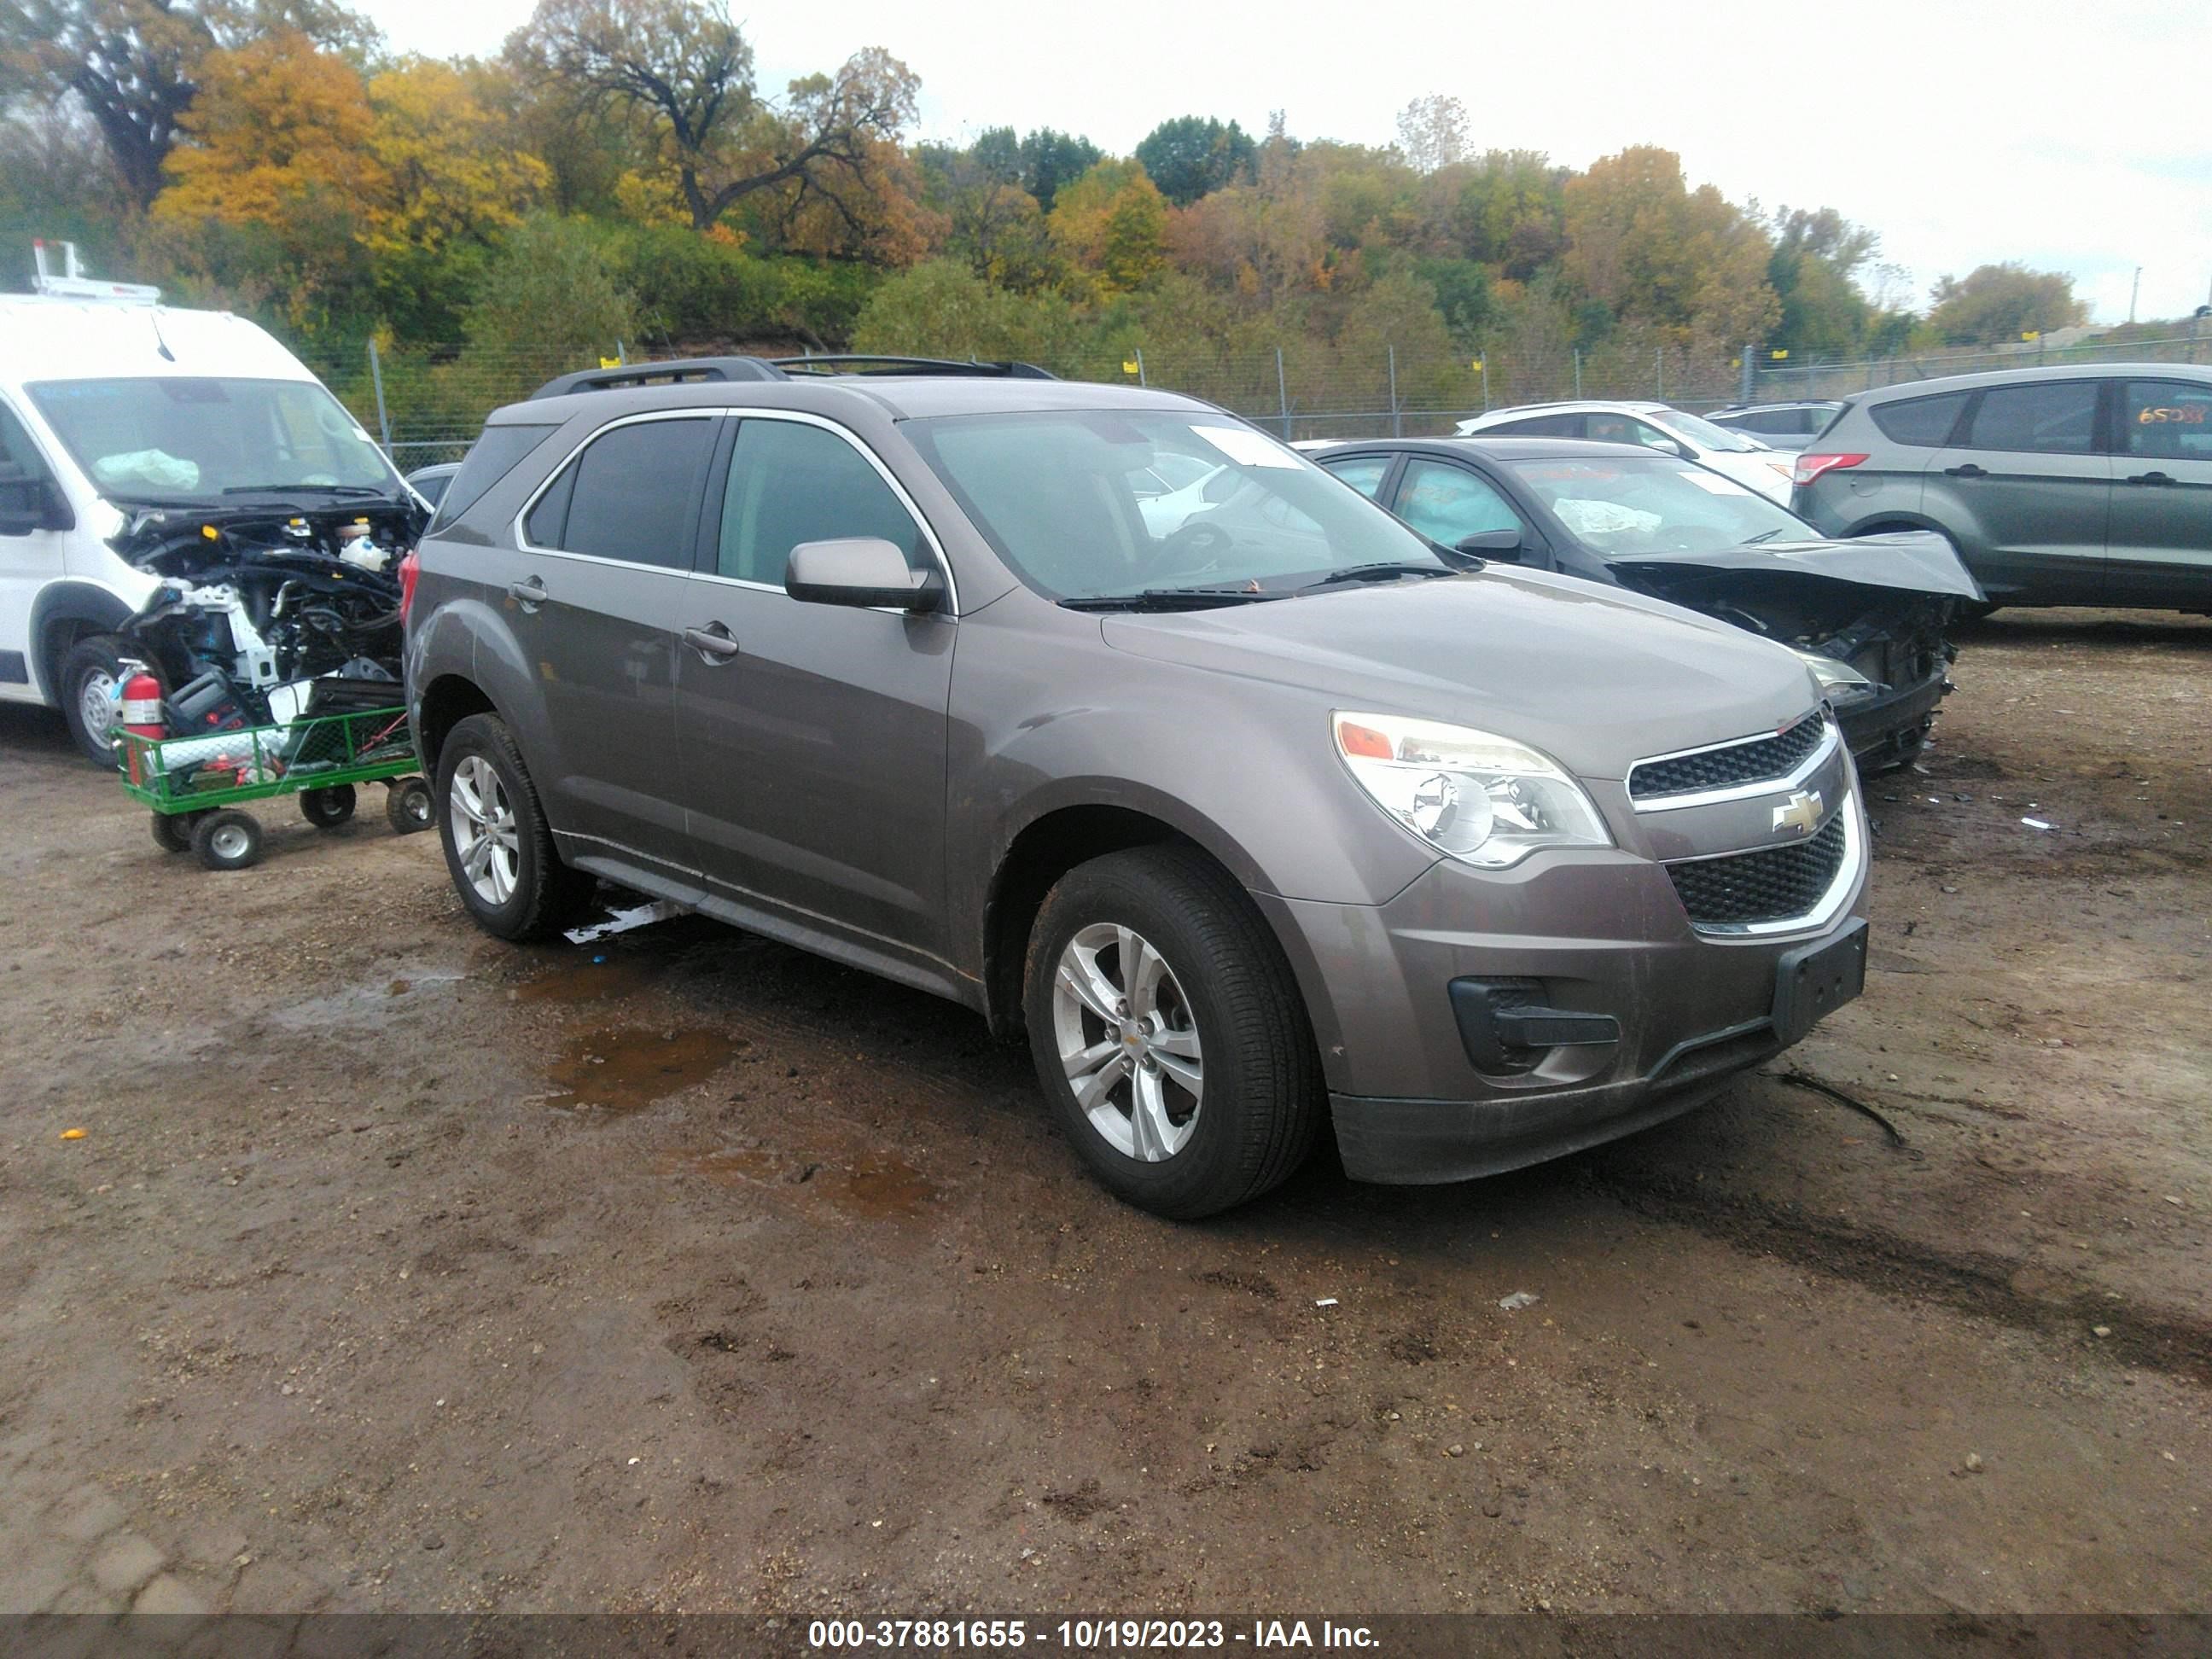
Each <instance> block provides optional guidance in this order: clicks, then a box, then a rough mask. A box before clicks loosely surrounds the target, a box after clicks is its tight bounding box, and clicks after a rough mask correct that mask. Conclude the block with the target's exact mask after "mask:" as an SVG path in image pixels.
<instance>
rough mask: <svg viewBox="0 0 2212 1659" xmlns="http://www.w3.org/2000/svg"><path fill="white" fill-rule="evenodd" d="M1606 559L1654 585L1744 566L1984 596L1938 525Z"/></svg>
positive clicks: (1662, 587) (1717, 589) (1720, 588)
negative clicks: (1848, 537)
mask: <svg viewBox="0 0 2212 1659" xmlns="http://www.w3.org/2000/svg"><path fill="white" fill-rule="evenodd" d="M1608 562H1609V563H1610V564H1611V566H1612V568H1613V569H1614V570H1615V571H1618V572H1622V573H1634V574H1637V575H1638V576H1641V577H1643V578H1644V579H1645V583H1646V585H1648V586H1650V588H1651V589H1652V590H1653V591H1655V592H1664V591H1666V590H1667V588H1668V587H1669V586H1672V585H1673V583H1674V581H1675V580H1680V579H1682V578H1685V577H1692V576H1704V575H1709V574H1712V573H1714V572H1718V571H1742V572H1745V573H1747V574H1758V575H1761V576H1764V575H1769V574H1789V575H1793V576H1803V577H1808V578H1810V579H1813V580H1819V581H1825V582H1850V583H1853V584H1855V585H1857V586H1861V587H1891V588H1896V589H1898V590H1899V591H1900V592H1907V593H1925V594H1928V595H1929V596H1931V597H1934V598H1939V599H1971V600H1972V601H1973V602H1974V603H1975V604H1977V605H1978V604H1981V603H1983V602H1984V599H1985V598H1986V596H1985V595H1984V593H1983V592H1982V589H1981V584H1980V583H1978V582H1977V581H1976V580H1974V578H1973V576H1972V574H1971V573H1970V572H1969V571H1968V570H1967V568H1966V566H1965V565H1964V564H1963V563H1962V562H1960V558H1959V555H1958V553H1957V552H1956V550H1954V549H1953V547H1952V545H1951V544H1950V542H1949V541H1948V540H1947V539H1946V538H1943V537H1942V536H1939V535H1937V534H1936V532H1934V531H1932V530H1905V531H1899V532H1894V533H1893V534H1890V535H1887V536H1861V537H1858V538H1856V539H1854V540H1850V541H1827V540H1823V539H1820V538H1809V539H1807V540H1804V541H1795V542H1765V543H1761V544H1759V545H1758V546H1756V547H1730V548H1723V549H1720V550H1717V551H1713V552H1709V553H1638V554H1636V555H1634V556H1623V557H1620V558H1616V559H1613V560H1610V561H1608ZM1706 591H1707V592H1714V593H1725V592H1727V587H1726V585H1725V584H1723V583H1714V584H1712V585H1711V586H1709V587H1708V588H1707V589H1706Z"/></svg>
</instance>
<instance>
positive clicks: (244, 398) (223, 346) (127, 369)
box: [0, 276, 427, 765]
mask: <svg viewBox="0 0 2212 1659" xmlns="http://www.w3.org/2000/svg"><path fill="white" fill-rule="evenodd" d="M41 280H42V282H43V283H45V284H46V289H47V292H46V294H45V295H0V702H28V703H44V704H46V706H48V707H49V708H59V709H60V710H61V711H62V712H63V714H64V715H66V716H67V717H68V720H69V724H70V733H71V735H72V736H74V737H75V738H76V741H77V743H78V744H79V745H80V746H81V747H82V749H83V750H84V751H85V753H86V755H87V756H88V757H91V758H93V759H95V760H97V761H100V762H102V763H106V764H110V765H112V764H113V748H112V739H111V738H110V735H109V714H110V710H111V705H112V699H113V696H114V693H115V687H116V684H117V683H118V678H119V677H120V673H121V667H120V665H121V661H122V659H123V656H124V654H125V653H124V641H122V640H120V639H119V638H118V633H119V632H120V631H122V630H123V629H125V628H126V626H127V625H129V624H130V623H131V621H132V619H133V617H134V616H135V615H136V613H137V612H138V611H139V610H140V608H141V607H142V606H143V605H145V604H146V603H147V601H148V600H149V599H150V598H151V597H152V596H153V595H154V594H155V592H157V590H160V589H161V587H162V586H163V577H162V575H161V574H156V567H157V566H159V565H161V564H163V563H167V565H169V566H172V567H173V566H177V565H178V564H179V563H180V562H181V563H182V564H184V565H186V566H190V567H191V568H194V569H197V568H198V567H199V566H201V565H219V564H222V563H223V562H226V561H229V562H236V561H237V560H240V559H245V558H248V557H250V556H251V554H252V549H253V548H254V547H257V546H259V545H261V544H264V543H268V544H276V545H278V546H280V547H282V548H284V549H287V550H299V549H307V548H312V547H313V546H316V545H318V544H319V540H320V539H331V538H344V537H350V536H356V535H358V534H360V533H362V532H361V528H360V526H368V525H370V524H371V522H372V520H373V521H374V534H375V535H376V537H377V538H378V539H379V541H380V544H381V543H385V542H393V541H396V539H398V538H401V537H402V534H403V532H404V531H405V530H408V529H410V528H411V527H414V526H419V524H420V522H421V520H422V518H423V517H425V516H427V513H426V512H425V510H424V508H423V507H422V503H421V502H420V501H418V500H417V499H416V496H415V495H414V494H413V492H412V491H410V489H408V488H407V486H406V485H405V484H404V483H402V482H401V481H400V478H399V475H398V472H397V471H394V470H393V468H392V464H391V462H390V461H389V460H387V459H386V458H385V456H384V453H383V452H382V451H381V450H380V449H379V448H378V447H376V445H375V444H374V442H373V441H371V440H370V438H369V436H368V434H367V433H366V432H364V431H363V430H362V428H361V424H360V422H357V421H356V420H355V419H354V417H353V416H351V415H349V414H348V413H347V412H346V410H345V409H344V407H343V405H342V404H340V403H339V402H338V400H337V398H334V397H332V396H331V393H330V392H329V391H328V390H327V389H326V388H325V386H323V385H322V383H321V382H320V381H319V380H316V379H315V377H314V375H313V374H311V373H309V372H308V370H307V366H306V365H305V364H303V363H301V362H300V360H299V359H298V358H296V357H295V356H292V354H291V353H290V352H289V351H287V350H286V349H284V348H283V346H281V345H279V344H278V343H276V341H275V340H274V339H272V338H271V337H270V336H269V335H267V334H266V333H264V332H263V331H261V330H260V329H258V328H257V327H255V326H254V325H252V323H250V322H248V321H246V319H244V318H242V317H234V316H231V315H230V314H228V313H215V312H208V311H179V310H172V309H170V308H168V307H164V306H161V305H159V304H157V303H155V301H154V297H153V295H154V291H153V290H151V289H143V290H140V289H126V288H124V287H122V286H121V285H117V284H102V283H94V282H91V281H89V280H80V279H78V278H76V276H70V277H68V278H64V279H54V280H48V279H45V278H43V277H42V279H41ZM326 520H327V521H328V522H327V524H326V523H325V521H326ZM332 526H336V527H335V528H333V527H332ZM408 539H409V540H410V544H411V538H408ZM196 541H197V542H200V543H204V546H202V547H200V549H199V552H200V553H201V554H203V555H204V557H198V556H191V549H192V547H193V546H194V544H195V543H196ZM336 544H337V541H335V540H334V541H333V545H336ZM180 548H181V549H184V550H185V554H182V555H180V554H179V551H178V550H179V549H180ZM164 550H166V552H165V551H164ZM207 580H216V579H215V578H213V577H209V578H208V579H207ZM294 608H295V610H296V609H298V608H299V607H298V606H297V605H295V607H294ZM259 621H260V622H261V623H266V622H267V621H268V617H267V616H266V615H264V616H263V617H260V618H259ZM153 666H154V667H155V671H156V673H157V675H159V674H160V673H161V671H162V669H161V665H159V664H155V665H153ZM181 671H182V669H181V668H180V669H179V672H181ZM170 683H171V682H170V681H168V680H165V681H164V684H165V685H166V684H170Z"/></svg>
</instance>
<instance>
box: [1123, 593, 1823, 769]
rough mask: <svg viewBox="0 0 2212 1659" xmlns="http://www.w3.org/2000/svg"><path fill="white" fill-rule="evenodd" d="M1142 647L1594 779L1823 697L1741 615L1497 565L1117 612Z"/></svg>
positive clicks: (1780, 720) (1734, 734) (1792, 715)
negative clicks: (1532, 754) (1536, 757)
mask: <svg viewBox="0 0 2212 1659" xmlns="http://www.w3.org/2000/svg"><path fill="white" fill-rule="evenodd" d="M1102 628H1103V634H1104V637H1105V640H1106V643H1107V644H1108V645H1109V646H1110V647H1113V648H1115V650H1118V651H1125V652H1127V653H1129V654H1130V655H1132V656H1136V657H1143V658H1146V659H1151V660H1152V661H1156V662H1164V663H1177V664H1182V665H1186V666H1188V667H1193V668H1198V669H1203V670H1206V671H1210V672H1213V673H1220V674H1235V675H1240V676H1243V677H1244V678H1251V679H1258V680H1267V681H1270V682H1273V683H1274V684H1282V685H1289V686H1295V687H1297V688H1299V689H1301V690H1309V691H1312V692H1315V693H1316V694H1317V695H1319V696H1324V697H1327V698H1328V699H1329V700H1330V702H1331V703H1332V705H1333V706H1334V707H1336V708H1354V709H1365V710H1371V711H1373V712H1376V713H1379V714H1413V715H1419V716H1421V717H1424V718H1426V719H1430V720H1451V721H1455V722H1457V723H1458V724H1460V725H1462V726H1475V727H1478V728H1480V729H1481V730H1483V731H1486V732H1496V733H1497V734H1498V735H1499V736H1501V737H1506V738H1513V739H1515V740H1516V741H1517V742H1521V743H1526V744H1534V746H1535V747H1537V748H1539V749H1541V750H1544V752H1545V753H1547V754H1548V755H1550V756H1552V757H1553V758H1555V759H1556V760H1558V761H1559V763H1561V764H1563V765H1565V767H1566V768H1567V769H1569V770H1570V771H1572V772H1574V773H1576V774H1577V775H1580V776H1583V777H1586V778H1610V779H1619V778H1622V777H1626V775H1627V772H1628V768H1629V767H1630V766H1631V765H1632V764H1633V763H1635V762H1637V761H1639V760H1642V759H1644V757H1647V756H1650V755H1657V754H1665V753H1668V752H1669V751H1671V750H1679V749H1692V748H1696V747H1698V746H1699V744H1708V743H1722V742H1725V741H1727V740H1728V739H1729V738H1741V737H1747V736H1750V735H1752V734H1753V733H1756V732H1765V731H1772V730H1775V729H1777V728H1778V727H1780V726H1784V725H1785V724H1786V723H1788V722H1789V721H1790V720H1796V718H1797V717H1798V716H1799V715H1801V714H1803V713H1804V712H1805V711H1806V710H1807V709H1808V708H1811V707H1812V706H1813V705H1814V703H1815V702H1818V701H1819V700H1820V699H1819V694H1818V692H1817V691H1816V690H1814V685H1813V682H1812V678H1811V676H1810V675H1809V674H1808V672H1807V671H1806V668H1805V665H1803V664H1802V662H1800V661H1799V660H1798V659H1796V657H1795V656H1793V655H1791V654H1790V653H1789V652H1787V651H1785V650H1784V649H1782V648H1781V647H1778V646H1775V645H1771V644H1769V643H1767V642H1766V641H1763V640H1760V639H1759V638H1757V637H1756V636H1754V635H1750V634H1747V633H1746V632H1744V631H1743V630H1742V629H1740V628H1735V627H1732V626H1730V625H1729V624H1728V623H1722V622H1716V621H1712V620H1711V619H1709V618H1707V617H1699V616H1695V615H1692V614H1691V613H1690V612H1687V611H1681V610H1678V609H1677V608H1675V607H1674V606H1672V605H1664V604H1661V603H1658V602H1656V601H1653V600H1649V599H1642V598H1639V597H1638V596H1637V595H1634V594H1632V593H1626V592H1621V591H1620V590H1618V589H1614V588H1607V587H1601V586H1595V585H1594V584H1591V583H1587V582H1583V581H1579V580H1576V579H1575V578H1573V577H1571V576H1553V575H1547V574H1538V573H1535V572H1527V571H1506V570H1501V569H1498V568H1496V567H1492V568H1490V569H1487V570H1484V571H1480V572H1477V573H1474V574H1468V575H1465V576H1457V577H1445V578H1438V579H1437V580H1431V581H1425V582H1419V583H1393V584H1390V585H1389V586H1370V587H1356V588H1340V589H1336V590H1333V591H1330V592H1322V593H1314V594H1308V595H1306V596H1304V597H1303V598H1298V599H1277V600H1271V601H1268V602H1267V603H1265V604H1260V605H1236V606H1231V607H1228V608H1225V609H1222V610H1217V611H1182V612H1174V613H1169V614H1160V615H1151V614H1132V615H1109V616H1107V617H1103V618H1102Z"/></svg>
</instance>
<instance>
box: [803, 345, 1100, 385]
mask: <svg viewBox="0 0 2212 1659" xmlns="http://www.w3.org/2000/svg"><path fill="white" fill-rule="evenodd" d="M770 361H771V362H773V363H774V364H775V367H776V368H780V369H783V370H785V371H787V372H796V373H799V374H949V375H970V376H974V377H976V378H979V379H981V378H988V379H992V380H1058V379H1059V378H1060V376H1059V375H1057V374H1054V373H1053V372H1052V371H1051V370H1050V369H1048V368H1038V367H1037V366H1036V364H1035V363H1019V362H1003V361H1002V362H977V361H976V360H975V359H973V358H969V359H967V360H965V361H963V360H961V359H959V358H957V357H889V356H879V355H878V354H877V353H874V352H866V351H863V352H842V353H829V354H823V353H818V352H817V353H816V354H815V355H813V356H807V357H776V358H772V359H771V360H770Z"/></svg>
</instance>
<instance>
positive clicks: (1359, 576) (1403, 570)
mask: <svg viewBox="0 0 2212 1659" xmlns="http://www.w3.org/2000/svg"><path fill="white" fill-rule="evenodd" d="M1460 574H1462V572H1460V571H1458V570H1455V569H1454V568H1452V567H1451V566H1449V565H1445V564H1351V565H1346V566H1345V568H1343V569H1341V570H1332V571H1330V572H1329V573H1328V574H1327V575H1326V576H1323V577H1322V578H1321V579H1320V580H1318V581H1310V582H1308V583H1307V584H1306V585H1305V586H1304V587H1301V588H1298V589H1297V590H1296V591H1297V592H1300V593H1310V592H1312V591H1313V590H1314V589H1315V588H1316V587H1334V586H1336V585H1337V584H1339V583H1340V582H1380V581H1389V580H1395V578H1397V577H1400V576H1456V575H1460Z"/></svg>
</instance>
